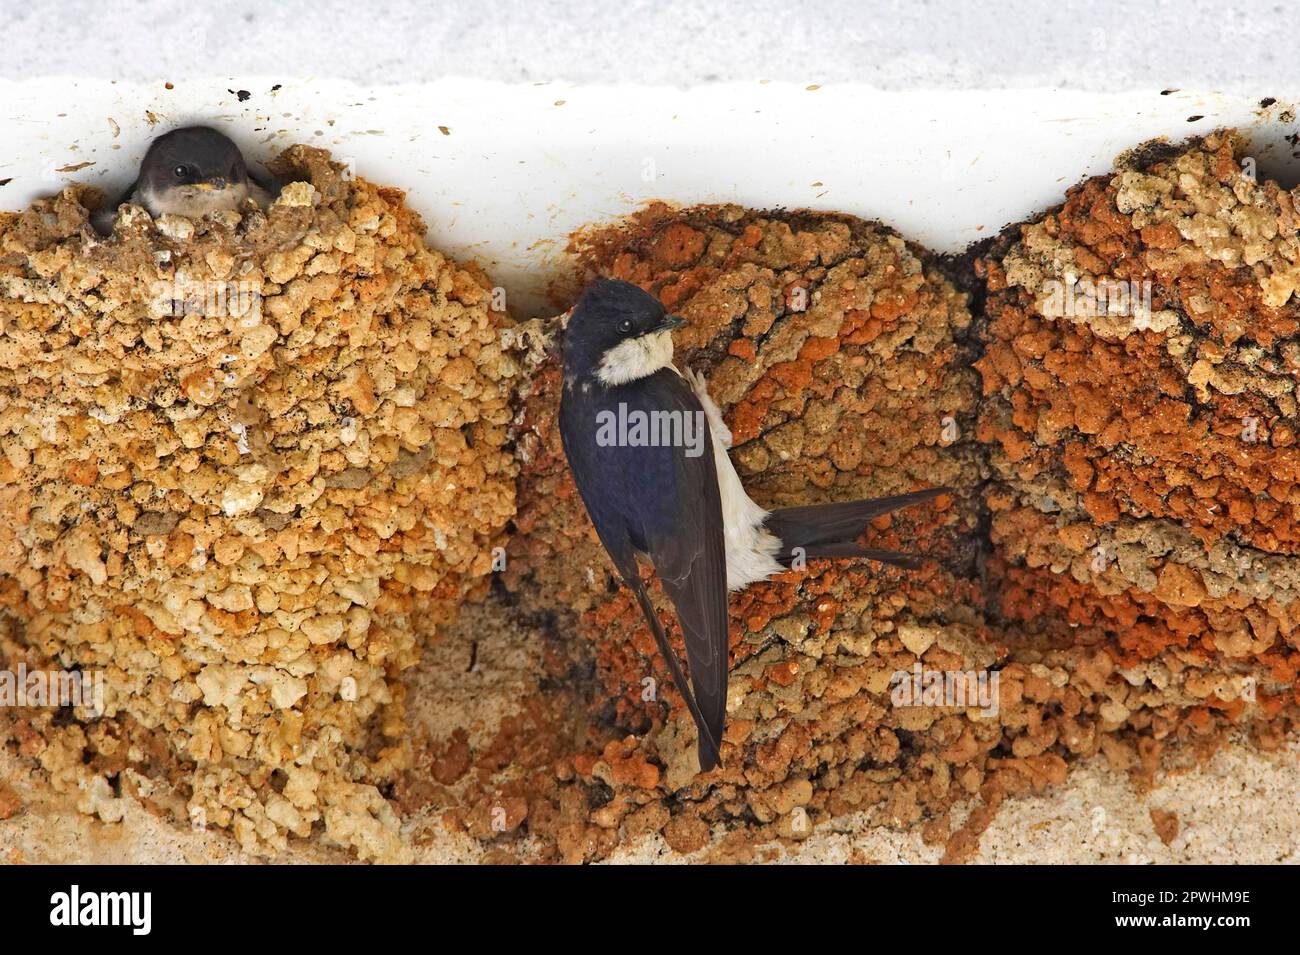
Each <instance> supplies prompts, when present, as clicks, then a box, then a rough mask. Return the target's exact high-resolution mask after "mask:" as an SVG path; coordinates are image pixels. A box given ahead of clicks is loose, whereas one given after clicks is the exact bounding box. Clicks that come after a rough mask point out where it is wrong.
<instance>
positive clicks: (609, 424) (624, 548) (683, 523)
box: [560, 279, 948, 772]
mask: <svg viewBox="0 0 1300 955" xmlns="http://www.w3.org/2000/svg"><path fill="white" fill-rule="evenodd" d="M683 324H684V321H683V319H681V318H679V317H677V316H674V315H669V314H667V313H666V312H665V311H664V308H663V306H662V305H661V304H660V303H659V301H658V299H656V298H655V297H654V296H653V295H650V294H649V293H647V292H645V291H643V290H642V289H640V288H638V287H637V286H635V285H632V284H631V283H629V282H621V281H616V280H610V279H601V280H598V281H597V282H595V283H594V284H592V285H591V286H590V287H588V288H587V289H586V291H584V292H583V294H582V296H581V297H580V298H579V300H578V303H577V305H575V306H574V308H573V312H572V315H571V316H570V318H569V323H568V326H567V328H566V329H565V332H564V340H563V364H564V388H563V392H562V394H561V398H560V438H561V440H562V442H563V444H564V453H565V456H566V457H567V458H568V461H569V467H570V469H571V470H572V472H573V478H574V483H575V484H576V485H577V488H578V493H579V494H580V495H581V497H582V501H583V504H585V505H586V508H587V513H588V515H589V516H590V517H591V522H592V524H593V525H595V528H596V534H597V535H598V536H599V538H600V542H601V544H602V545H604V547H605V550H606V551H607V552H608V553H609V556H610V559H611V560H612V561H613V563H614V567H615V569H616V570H617V572H618V574H619V576H620V577H621V578H622V582H623V584H624V585H625V586H627V587H628V588H630V589H631V590H632V592H633V594H634V595H635V596H636V600H637V603H638V604H639V605H640V607H641V611H642V613H643V614H644V615H645V618H646V623H647V624H648V625H649V627H650V631H651V633H653V634H654V638H655V641H656V643H657V644H658V646H659V652H660V653H662V654H663V657H664V660H665V661H666V662H667V664H668V669H669V672H670V673H671V675H672V678H673V682H674V683H675V684H676V685H677V688H678V690H680V691H681V694H682V696H683V697H684V698H685V700H686V705H687V706H688V707H689V708H690V711H691V715H692V716H693V717H694V719H695V723H696V726H697V727H698V730H699V743H698V754H699V761H700V769H701V771H702V772H708V771H709V770H711V769H713V768H714V767H715V766H716V765H717V764H718V760H719V746H720V743H721V739H722V731H723V726H724V723H725V720H726V704H727V594H728V592H729V591H732V590H741V589H743V588H745V587H747V586H748V585H749V584H751V583H754V582H755V581H759V580H764V579H766V578H767V577H769V576H771V575H772V574H776V573H780V572H782V571H784V570H787V569H789V568H790V566H791V565H792V564H794V563H800V564H801V561H800V559H816V558H840V557H849V558H861V557H865V558H868V559H871V560H876V561H880V562H882V563H887V564H894V565H896V566H899V567H907V568H914V567H916V566H918V565H919V563H920V560H921V558H919V557H917V556H914V555H911V554H900V553H896V552H894V551H888V550H876V549H872V548H869V547H863V546H862V545H860V544H859V543H857V538H858V537H859V535H861V534H862V532H863V531H864V529H865V526H866V524H867V522H868V521H870V520H872V519H873V518H875V517H878V516H880V515H882V514H888V513H890V512H891V511H894V510H897V509H899V508H902V507H907V506H908V505H911V504H917V503H920V502H921V501H926V500H929V499H931V498H933V497H936V496H938V495H939V494H943V493H945V492H946V491H947V490H948V489H947V488H932V489H930V490H926V491H916V492H913V493H910V494H898V495H894V496H892V497H882V498H876V499H873V500H862V501H849V502H845V503H841V504H821V505H812V506H806V507H788V508H781V509H779V510H775V511H767V510H764V509H763V508H761V507H759V506H758V505H757V504H755V503H754V501H752V500H751V499H750V497H749V495H748V494H747V493H746V492H745V489H744V487H743V486H742V484H741V482H740V477H739V475H737V474H736V469H735V468H734V467H733V466H732V464H731V459H730V457H729V456H728V454H727V450H728V449H729V448H730V447H731V432H730V431H729V430H728V429H727V427H726V425H725V424H724V423H723V421H722V414H721V412H720V411H719V410H718V406H717V405H716V404H714V402H713V400H712V399H711V398H710V397H709V394H708V391H707V389H706V387H705V383H704V381H703V379H702V378H701V377H700V376H698V375H696V374H694V373H693V372H689V371H688V372H687V374H686V375H682V374H681V373H680V372H678V370H677V369H676V368H675V367H673V363H672V361H673V341H672V331H673V329H675V328H679V327H680V326H681V325H683ZM638 553H640V554H643V555H645V556H647V557H648V558H649V559H650V561H651V563H653V565H654V569H655V573H656V574H657V575H658V577H659V580H660V583H661V584H662V585H663V588H664V592H665V593H666V594H667V595H668V598H669V600H671V601H672V604H673V606H674V607H675V608H676V610H677V617H678V619H679V621H680V622H681V626H682V634H683V637H684V640H685V644H686V661H687V665H688V667H689V669H690V676H691V683H690V685H689V686H688V684H687V682H686V678H685V676H684V674H683V673H682V668H681V664H680V662H679V661H678V660H677V656H676V654H675V653H674V652H673V650H672V647H671V646H670V644H669V642H668V637H667V635H666V634H665V633H664V629H663V626H662V624H661V623H660V621H659V617H658V615H657V614H656V613H655V610H654V607H653V605H652V604H651V602H650V597H649V595H648V594H647V592H646V588H645V584H644V583H643V582H642V580H641V577H640V575H639V573H638V571H637V554H638Z"/></svg>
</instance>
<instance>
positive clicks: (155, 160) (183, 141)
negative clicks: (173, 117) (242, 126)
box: [140, 126, 248, 190]
mask: <svg viewBox="0 0 1300 955" xmlns="http://www.w3.org/2000/svg"><path fill="white" fill-rule="evenodd" d="M140 179H141V185H146V184H147V185H150V186H152V187H153V188H155V189H159V190H161V189H165V188H170V187H173V186H195V185H207V186H213V187H216V188H224V187H225V186H227V185H237V184H239V183H243V182H247V181H248V167H247V166H246V165H245V163H244V156H243V153H241V152H240V151H239V147H238V146H236V145H235V144H234V142H232V141H231V139H230V138H229V137H228V136H226V135H225V134H223V133H219V132H217V130H215V129H212V128H210V127H207V126H184V127H182V128H180V129H173V130H172V131H171V132H170V133H165V134H163V135H162V136H159V137H158V138H157V139H155V140H154V141H153V142H152V143H150V144H149V151H148V152H146V153H145V155H144V161H143V162H141V163H140Z"/></svg>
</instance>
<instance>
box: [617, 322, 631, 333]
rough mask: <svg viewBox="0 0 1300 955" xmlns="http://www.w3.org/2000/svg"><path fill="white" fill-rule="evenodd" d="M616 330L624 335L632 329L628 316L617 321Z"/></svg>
mask: <svg viewBox="0 0 1300 955" xmlns="http://www.w3.org/2000/svg"><path fill="white" fill-rule="evenodd" d="M618 330H619V331H620V332H622V333H623V334H625V335H626V334H627V333H628V332H630V331H631V330H632V320H631V319H630V318H625V319H623V321H621V322H619V323H618Z"/></svg>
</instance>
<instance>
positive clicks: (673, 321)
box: [655, 315, 686, 332]
mask: <svg viewBox="0 0 1300 955" xmlns="http://www.w3.org/2000/svg"><path fill="white" fill-rule="evenodd" d="M685 324H686V319H684V318H682V317H681V316H680V315H665V316H664V320H663V321H662V322H660V323H659V324H658V325H656V326H655V331H657V332H671V331H674V330H676V329H678V328H681V327H682V326H683V325H685Z"/></svg>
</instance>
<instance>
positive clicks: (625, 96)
mask: <svg viewBox="0 0 1300 955" xmlns="http://www.w3.org/2000/svg"><path fill="white" fill-rule="evenodd" d="M124 8H125V11H126V12H124V13H117V14H114V16H113V18H112V20H111V21H107V20H106V19H105V13H104V11H103V9H102V8H101V7H100V6H99V5H98V4H91V3H83V2H80V0H76V2H66V3H61V4H60V3H46V4H43V5H39V6H38V5H28V6H19V5H17V4H13V3H11V2H10V0H4V2H3V3H0V17H3V18H4V19H5V20H6V21H7V23H6V25H5V31H6V55H5V56H4V57H0V143H2V144H3V150H2V151H0V179H6V178H8V179H11V180H12V181H11V182H10V183H9V184H8V185H6V186H3V187H0V206H3V207H4V208H19V207H21V206H22V205H24V204H25V203H26V202H27V201H29V200H30V198H31V197H33V196H35V195H40V194H43V193H48V192H51V191H53V190H55V189H57V188H58V187H59V184H60V183H62V182H65V181H70V180H72V179H74V178H80V179H83V180H86V181H90V182H94V183H97V184H101V185H104V186H105V187H106V188H110V189H115V188H120V187H121V186H123V185H125V184H126V182H128V181H129V180H130V179H131V178H132V175H133V167H134V165H135V164H136V163H137V162H138V161H139V157H140V155H141V154H142V153H143V150H144V148H145V146H146V145H147V142H148V140H149V138H150V137H151V136H152V135H155V134H156V133H157V132H159V131H162V130H164V129H166V128H168V127H170V126H172V125H176V124H179V123H184V122H192V121H204V122H209V123H212V124H214V125H218V126H220V127H221V128H223V129H226V130H227V131H228V132H229V133H230V134H231V135H232V136H234V137H235V139H236V140H237V141H238V142H239V143H240V144H241V145H242V146H243V147H244V148H245V149H246V151H247V152H248V154H249V155H250V157H251V158H254V159H261V158H265V157H267V156H269V155H271V154H273V153H274V152H275V151H277V150H278V149H280V148H282V147H283V146H286V145H288V144H290V143H292V142H308V143H314V144H319V145H324V146H327V147H328V148H330V149H331V150H332V151H333V152H334V153H335V155H336V156H337V157H339V158H345V159H347V160H348V161H350V162H352V163H353V164H354V166H355V168H356V170H357V171H358V172H359V173H360V174H362V175H365V176H367V177H369V178H372V179H375V180H378V181H384V182H389V183H392V184H394V185H398V186H402V187H404V188H406V189H407V190H408V192H409V194H410V201H411V203H412V205H413V206H414V207H415V208H416V209H418V210H419V211H420V212H421V213H422V214H423V215H424V216H425V217H426V219H427V221H428V223H429V226H430V239H431V241H432V242H433V243H434V244H435V245H437V246H439V247H441V248H444V249H446V250H448V251H450V252H452V253H453V254H456V255H459V256H472V257H476V258H478V259H479V260H480V261H482V262H483V264H484V265H485V266H486V267H487V268H488V269H489V271H490V272H491V274H492V275H493V276H494V278H495V279H496V280H497V281H498V282H500V283H502V284H504V285H505V286H506V287H507V288H508V289H509V290H510V292H511V294H512V295H513V301H512V304H513V305H514V306H515V307H516V308H517V309H519V310H520V311H521V312H522V313H523V314H531V313H536V312H541V311H546V310H547V308H548V306H547V304H546V302H545V299H544V295H543V292H544V289H545V287H546V285H547V283H548V282H549V281H550V279H551V278H552V277H553V276H554V275H555V274H556V273H557V271H558V270H560V269H561V268H563V265H564V245H565V241H566V238H567V236H568V235H569V234H570V233H571V232H572V231H573V230H575V229H577V228H579V227H581V226H582V225H584V224H586V223H589V222H591V221H593V220H602V219H608V218H611V217H615V216H618V215H622V214H625V213H627V212H629V211H631V210H633V209H635V208H637V207H638V206H639V205H640V204H642V203H643V202H644V201H646V200H648V199H652V198H662V199H668V200H673V201H679V202H696V201H734V202H740V203H744V204H746V205H751V206H761V207H766V206H778V205H780V206H789V207H800V206H807V207H812V208H818V209H838V210H843V211H847V212H853V213H856V214H858V215H862V216H866V217H870V218H879V219H882V220H884V221H885V222H887V223H889V224H891V225H893V226H895V227H897V228H898V229H899V230H901V231H902V232H903V233H905V234H906V235H908V236H909V237H911V238H914V239H917V240H919V241H921V242H923V243H925V244H927V245H929V246H931V247H932V248H935V249H937V250H940V251H956V250H959V249H961V248H963V247H965V246H966V245H967V244H968V243H970V242H971V241H974V240H977V239H979V238H982V237H984V236H987V235H990V234H992V233H994V232H996V231H997V230H998V229H1000V228H1001V227H1002V226H1003V225H1005V224H1006V223H1008V222H1013V221H1016V220H1019V219H1022V218H1025V217H1026V216H1029V215H1031V214H1032V213H1033V212H1035V211H1037V210H1039V209H1041V208H1043V207H1044V206H1046V205H1049V204H1051V203H1053V202H1055V201H1057V200H1058V199H1059V197H1060V196H1061V195H1062V193H1063V192H1064V190H1065V188H1066V187H1067V186H1069V185H1071V184H1073V183H1074V182H1077V181H1078V180H1079V179H1081V178H1082V177H1084V176H1086V175H1089V174H1093V173H1098V172H1104V171H1105V170H1106V169H1108V168H1109V167H1110V164H1111V160H1112V159H1113V157H1114V156H1115V155H1116V154H1117V153H1119V152H1120V151H1122V150H1124V149H1127V148H1129V147H1130V146H1133V145H1136V144H1137V143H1139V142H1141V141H1143V140H1145V139H1148V138H1150V137H1153V136H1167V137H1169V138H1171V139H1181V138H1182V137H1184V136H1186V135H1189V134H1193V133H1201V132H1206V131H1209V130H1210V129H1213V128H1215V127H1216V126H1220V125H1242V126H1247V127H1249V128H1251V129H1252V130H1253V131H1254V136H1255V140H1256V146H1255V152H1256V154H1257V155H1258V157H1259V160H1260V167H1261V170H1262V171H1263V172H1264V173H1266V174H1274V175H1279V176H1281V177H1283V178H1284V179H1286V180H1287V181H1288V182H1292V181H1296V180H1300V161H1296V160H1293V159H1292V157H1291V153H1292V151H1293V147H1291V146H1290V145H1289V144H1288V143H1286V141H1285V137H1286V136H1287V135H1289V134H1291V133H1292V132H1294V131H1296V128H1297V127H1296V123H1295V122H1294V119H1293V118H1291V117H1290V115H1289V114H1288V113H1287V111H1288V110H1289V109H1290V108H1291V106H1292V104H1293V103H1295V102H1297V101H1300V75H1297V73H1296V71H1295V69H1294V59H1295V57H1294V55H1292V54H1291V47H1292V46H1293V44H1294V42H1295V38H1296V37H1300V30H1297V29H1296V28H1295V27H1296V26H1297V25H1300V24H1297V23H1296V22H1293V21H1297V16H1296V15H1295V14H1293V13H1291V12H1289V9H1290V8H1288V12H1286V13H1285V14H1279V13H1276V12H1273V11H1274V9H1279V10H1280V9H1281V8H1273V7H1272V6H1270V5H1266V4H1260V5H1250V4H1247V5H1238V6H1237V7H1235V8H1233V9H1232V10H1225V9H1222V8H1221V7H1216V6H1214V5H1211V4H1207V3H1195V4H1187V3H1160V4H1149V3H1148V4H1143V5H1141V6H1139V7H1137V8H1135V10H1136V12H1134V11H1125V10H1123V9H1122V8H1121V5H1119V4H1114V3H1100V2H1094V3H1089V4H1080V3H1069V4H1063V3H1046V4H1033V3H1027V2H1023V0H1016V2H1011V3H1003V4H999V5H997V6H996V8H995V7H994V6H993V5H990V4H979V5H970V4H937V3H898V4H874V5H869V6H868V5H854V4H845V3H826V4H815V5H793V4H789V3H782V4H776V3H771V2H767V0H763V2H759V3H751V4H745V5H742V6H741V9H747V10H749V11H750V12H749V13H747V14H743V15H736V14H730V15H728V14H727V13H726V11H725V10H722V11H719V10H717V9H713V10H712V12H710V10H708V9H704V8H702V7H700V6H699V5H698V4H679V3H675V2H670V3H659V4H646V3H641V2H633V3H622V4H617V5H616V4H612V3H602V4H586V3H584V4H569V5H562V4H554V3H526V2H519V3H503V2H469V0H464V2H456V3H449V4H437V5H430V7H429V8H428V9H426V10H424V11H423V12H421V10H420V8H419V7H418V5H416V4H411V3H403V4H387V5H385V4H379V5H373V4H365V3H357V4H355V5H351V6H347V7H339V8H338V9H337V10H334V11H331V10H329V9H327V7H326V5H319V4H311V3H306V2H304V3H295V4H275V5H273V4H264V5H259V4H253V3H248V2H245V0H235V2H230V3H225V4H222V5H220V6H219V7H213V8H208V7H206V6H203V5H199V4H193V3H189V4H176V3H170V2H166V3H164V2H159V0H142V2H137V3H132V4H126V5H124ZM967 8H969V9H970V10H973V11H975V12H967ZM999 11H1001V12H999ZM617 29H621V30H622V33H621V34H615V33H614V32H613V31H615V30H617ZM164 82H170V83H171V84H172V86H173V88H172V89H170V90H168V89H166V88H165V86H164ZM277 85H278V86H279V89H278V90H275V91H274V92H273V91H272V88H273V87H274V86H277ZM809 86H816V87H817V88H815V89H809V88H808V87H809ZM1173 87H1177V88H1178V91H1177V92H1172V93H1168V94H1167V95H1161V91H1162V90H1165V89H1169V88H1173ZM239 90H246V91H247V92H248V94H249V95H248V97H247V98H246V100H244V101H242V102H241V101H240V100H239V98H238V95H237V91H239ZM231 91H235V92H231ZM1266 96H1268V97H1274V98H1276V99H1277V100H1278V102H1277V103H1276V104H1275V105H1273V106H1270V107H1268V108H1261V107H1260V106H1259V101H1260V100H1261V99H1262V98H1263V97H1266ZM1198 115H1199V116H1202V117H1203V118H1202V119H1200V120H1197V121H1194V122H1189V121H1188V118H1189V117H1191V116H1198ZM440 126H442V127H446V128H447V130H448V133H447V134H444V133H442V132H441V131H440V130H439V127H440ZM84 162H91V163H94V165H92V166H88V167H85V168H83V169H80V170H77V171H75V172H70V173H64V172H58V171H57V170H58V169H59V168H60V167H63V166H67V165H75V164H80V163H84Z"/></svg>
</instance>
